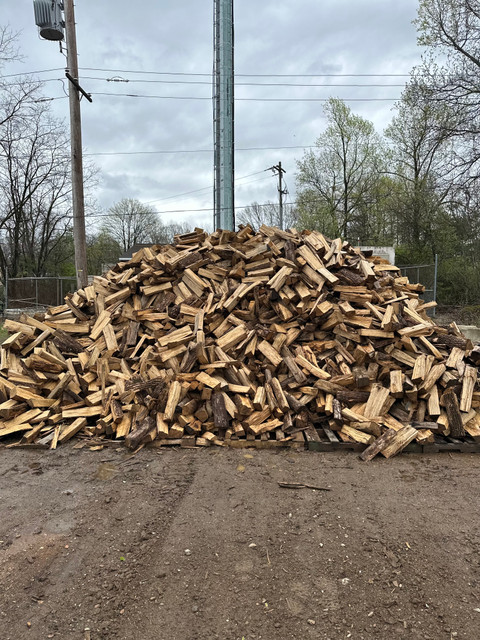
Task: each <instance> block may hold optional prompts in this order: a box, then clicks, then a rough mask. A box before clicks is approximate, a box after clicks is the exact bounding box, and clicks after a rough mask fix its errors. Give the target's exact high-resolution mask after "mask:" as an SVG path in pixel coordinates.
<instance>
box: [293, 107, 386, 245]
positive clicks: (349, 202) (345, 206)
mask: <svg viewBox="0 0 480 640" xmlns="http://www.w3.org/2000/svg"><path fill="white" fill-rule="evenodd" d="M325 115H326V118H327V125H328V126H327V128H326V130H325V132H324V133H323V134H322V135H321V136H320V137H319V138H318V140H317V141H316V143H315V146H316V149H315V150H311V151H307V152H306V153H305V155H304V157H303V159H302V160H300V161H298V162H297V168H298V172H297V193H298V200H297V209H298V216H299V224H300V226H305V227H310V228H317V229H320V230H321V231H323V232H325V233H326V234H328V235H331V236H342V237H345V238H346V237H348V238H356V237H360V236H361V237H362V238H363V237H367V236H368V235H369V234H370V220H369V216H368V212H369V210H370V209H371V206H372V202H373V201H374V199H375V197H376V196H377V195H378V181H379V177H380V174H381V172H382V170H383V167H384V162H385V153H384V146H383V143H382V139H381V138H380V136H379V135H378V134H377V133H376V131H375V129H374V126H373V124H372V123H371V122H369V121H368V120H365V119H364V118H362V117H361V116H358V115H356V114H354V113H352V111H351V109H350V108H349V107H347V106H346V104H345V103H344V102H343V101H342V100H340V99H338V98H331V99H330V100H329V101H328V102H327V104H326V106H325ZM365 225H366V226H365Z"/></svg>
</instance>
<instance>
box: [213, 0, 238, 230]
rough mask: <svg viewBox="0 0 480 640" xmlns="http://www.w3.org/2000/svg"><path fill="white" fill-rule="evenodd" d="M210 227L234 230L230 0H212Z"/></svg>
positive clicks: (231, 1)
mask: <svg viewBox="0 0 480 640" xmlns="http://www.w3.org/2000/svg"><path fill="white" fill-rule="evenodd" d="M214 6H215V24H214V32H215V58H214V83H215V97H214V109H215V115H214V129H215V134H214V137H215V158H214V163H215V192H214V202H215V206H214V208H215V214H214V226H215V227H216V228H220V229H227V230H230V231H233V230H234V229H235V192H234V175H235V162H234V110H235V102H234V20H233V0H214Z"/></svg>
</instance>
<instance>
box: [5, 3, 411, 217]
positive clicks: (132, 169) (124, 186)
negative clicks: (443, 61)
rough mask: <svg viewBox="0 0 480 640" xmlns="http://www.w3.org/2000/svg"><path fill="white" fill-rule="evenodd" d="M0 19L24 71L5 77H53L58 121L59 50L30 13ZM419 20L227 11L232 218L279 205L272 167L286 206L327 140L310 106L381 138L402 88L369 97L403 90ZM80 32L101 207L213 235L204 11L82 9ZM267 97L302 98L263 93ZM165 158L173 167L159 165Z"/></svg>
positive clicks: (386, 11)
mask: <svg viewBox="0 0 480 640" xmlns="http://www.w3.org/2000/svg"><path fill="white" fill-rule="evenodd" d="M2 5H3V6H2V9H1V14H0V23H1V24H2V25H5V24H9V25H10V26H11V28H12V29H13V30H14V31H20V32H21V35H20V46H21V49H22V52H23V54H24V55H25V57H26V59H25V61H24V63H23V64H22V65H21V66H20V67H19V66H18V65H15V66H11V67H10V68H9V71H7V70H5V73H9V72H10V73H14V72H16V71H18V70H20V71H22V72H33V71H43V70H52V71H49V72H48V73H40V74H39V77H40V78H42V79H43V80H51V81H49V82H48V83H47V84H46V87H45V95H47V96H49V97H55V98H57V97H63V98H64V99H59V100H55V101H54V102H52V105H53V108H54V111H55V114H56V115H57V116H59V117H62V118H65V119H66V118H67V117H68V100H67V99H66V97H65V94H64V90H63V86H62V82H60V81H59V79H60V78H62V77H63V71H62V68H64V67H65V64H66V63H65V58H64V57H63V56H62V55H61V53H60V52H59V48H58V44H56V43H53V42H47V41H44V40H40V38H39V36H38V33H37V29H36V27H35V24H34V16H33V2H32V0H16V1H15V2H9V3H7V2H6V0H3V3H2ZM417 7H418V0H400V1H399V0H322V1H319V0H296V1H295V2H279V0H275V1H274V0H262V2H259V1H258V0H236V2H235V36H236V43H235V67H236V74H237V75H236V98H237V102H236V107H235V108H236V116H235V130H236V148H237V151H236V158H235V162H236V176H237V182H236V206H237V207H240V206H244V205H247V204H249V203H251V202H252V201H257V202H260V203H263V202H266V201H267V200H274V201H276V200H277V197H278V196H277V192H276V185H277V182H276V179H275V178H274V177H273V175H272V172H269V171H267V172H264V173H257V172H263V170H264V169H266V168H268V167H271V166H272V165H274V164H277V163H278V161H279V160H280V161H282V164H283V166H284V168H285V169H286V171H287V174H286V176H285V177H286V182H287V186H288V189H289V192H290V196H289V199H290V200H292V199H293V198H294V196H295V171H296V165H295V160H296V159H299V158H301V157H302V155H303V150H302V148H303V147H306V146H308V145H313V144H314V142H315V139H316V138H317V137H318V135H319V134H320V133H321V132H322V130H323V129H324V127H325V120H324V118H323V114H322V104H323V102H322V101H320V100H319V99H325V98H328V97H330V96H336V97H340V98H342V99H345V100H346V102H347V103H348V104H349V106H350V107H351V108H352V109H353V110H354V111H355V112H356V113H358V114H360V115H362V116H363V117H366V118H368V119H370V120H372V121H373V122H374V123H375V126H376V127H377V129H378V131H380V132H381V131H382V130H383V129H384V127H385V126H386V125H387V124H388V122H389V120H390V118H391V115H392V111H391V110H392V107H393V104H394V100H395V99H397V98H398V97H399V96H400V94H401V92H402V87H401V86H372V85H403V84H404V82H405V81H406V80H407V77H406V76H407V75H408V73H409V72H410V70H411V69H412V67H413V66H414V65H415V64H417V63H418V62H419V60H420V55H421V50H420V49H419V47H417V44H416V33H415V28H414V26H413V25H412V20H413V19H414V18H415V16H416V11H417ZM76 22H77V39H78V50H79V65H80V69H81V70H80V75H81V84H82V85H83V87H84V88H85V89H86V90H87V91H88V92H89V93H91V94H92V96H93V104H89V103H88V102H87V101H82V120H83V141H84V149H85V153H87V154H92V160H94V162H95V164H96V165H97V166H98V167H99V169H100V171H101V174H100V184H99V187H98V190H97V191H96V198H97V201H98V203H99V205H100V206H101V207H103V208H105V209H107V208H108V207H109V206H111V205H112V204H113V203H115V202H117V201H118V200H120V199H121V198H124V197H129V198H138V199H139V200H141V201H142V202H148V203H152V204H153V205H154V206H156V208H157V209H158V211H159V212H160V213H162V219H163V221H164V222H169V221H173V220H175V221H187V222H188V223H189V224H190V225H198V226H208V227H211V225H212V217H213V213H212V211H211V208H212V206H213V205H212V203H213V193H212V184H213V151H212V147H213V133H212V103H211V93H212V92H211V71H212V60H213V0H183V2H174V1H170V2H168V1H166V0H163V1H162V0H143V1H142V2H132V1H127V0H102V1H99V0H79V1H78V2H77V6H76ZM141 71H143V72H149V73H139V72H141ZM171 74H178V75H171ZM195 74H198V75H195ZM272 74H291V75H290V76H289V77H274V76H273V75H272ZM302 74H303V75H305V76H311V75H313V74H316V77H301V76H302ZM322 74H324V75H322ZM326 74H332V75H326ZM341 74H352V75H351V76H350V77H341ZM361 74H379V75H380V76H382V77H361ZM382 74H383V75H382ZM388 74H405V77H395V76H394V75H391V76H389V75H388ZM264 76H270V77H264ZM113 78H116V79H118V80H120V79H121V80H129V82H128V83H127V82H114V81H112V79H113ZM109 80H110V81H109ZM245 83H251V84H249V85H246V84H245ZM266 83H269V84H270V85H274V84H283V85H285V84H289V85H292V84H304V85H312V86H306V87H298V86H297V87H295V86H259V85H262V84H266ZM63 84H65V83H63ZM313 85H322V86H313ZM339 85H340V86H339ZM342 85H343V86H342ZM345 85H370V86H364V87H359V86H345ZM65 88H66V86H65ZM101 94H108V95H101ZM121 94H134V95H136V96H140V97H124V96H122V95H121ZM146 96H149V97H146ZM159 96H161V97H159ZM167 96H168V98H167ZM176 98H183V99H176ZM185 98H188V99H185ZM189 98H202V99H189ZM274 98H275V99H280V98H283V99H285V98H288V99H289V101H284V102H282V101H274V100H272V99H274ZM292 98H298V99H299V100H298V101H292V100H291V99H292ZM242 99H243V100H242ZM265 99H268V100H265ZM353 99H355V101H353ZM380 99H381V100H380ZM281 147H300V148H295V149H293V148H281ZM253 148H256V149H258V148H261V149H263V150H251V149H253ZM247 149H248V150H247ZM168 151H174V152H175V153H155V152H168ZM136 152H142V153H138V154H137V153H136ZM147 152H148V153H147ZM180 152H181V153H180ZM97 154H112V155H97ZM113 154H115V155H113ZM252 174H255V175H252ZM244 176H248V177H244ZM199 189H203V191H198V192H197V193H191V194H189V195H182V194H185V193H186V192H190V191H195V190H199ZM193 209H196V210H199V211H196V212H192V211H190V212H187V211H185V210H193ZM177 211H179V212H178V213H177Z"/></svg>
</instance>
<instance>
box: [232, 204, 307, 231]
mask: <svg viewBox="0 0 480 640" xmlns="http://www.w3.org/2000/svg"><path fill="white" fill-rule="evenodd" d="M283 220H284V227H285V228H287V229H288V228H289V227H292V226H294V225H295V222H296V217H295V210H294V208H293V207H292V206H291V205H284V209H283ZM237 222H238V223H239V224H244V225H247V224H249V225H251V226H252V227H253V228H254V229H259V228H260V227H261V226H262V224H265V225H267V226H268V227H279V226H280V205H278V204H276V203H274V202H270V201H268V202H266V203H265V204H258V202H252V204H251V205H249V206H248V207H245V209H243V210H242V211H240V212H239V213H238V214H237Z"/></svg>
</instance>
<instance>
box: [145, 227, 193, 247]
mask: <svg viewBox="0 0 480 640" xmlns="http://www.w3.org/2000/svg"><path fill="white" fill-rule="evenodd" d="M191 230H192V229H191V227H190V225H189V224H188V223H186V222H167V224H164V223H163V222H159V224H158V229H157V231H156V232H155V233H154V234H152V240H153V242H154V243H155V244H171V243H172V242H173V239H174V237H175V236H176V235H181V234H182V233H190V231H191Z"/></svg>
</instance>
